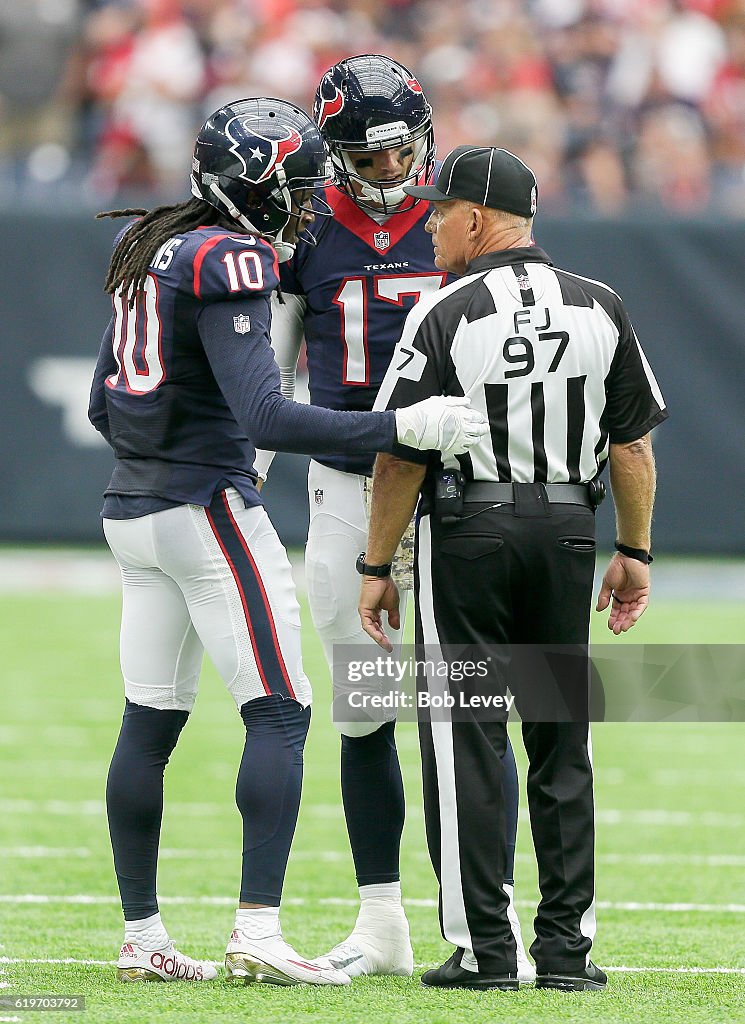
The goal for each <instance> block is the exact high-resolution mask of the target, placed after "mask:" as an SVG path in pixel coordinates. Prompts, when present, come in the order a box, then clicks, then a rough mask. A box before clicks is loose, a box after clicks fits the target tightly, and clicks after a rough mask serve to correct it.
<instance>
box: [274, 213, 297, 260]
mask: <svg viewBox="0 0 745 1024" xmlns="http://www.w3.org/2000/svg"><path fill="white" fill-rule="evenodd" d="M288 223H289V221H288ZM286 227H287V224H285V226H284V227H283V228H281V229H280V230H279V231H278V232H277V234H276V235H275V236H274V240H273V242H272V245H273V246H274V251H275V252H276V254H277V262H278V263H287V261H288V260H291V259H292V257H293V256H294V255H295V249H296V248H297V244H296V243H295V242H285V240H284V239H283V238H282V233H283V232H284V230H285V228H286Z"/></svg>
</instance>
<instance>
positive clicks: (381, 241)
mask: <svg viewBox="0 0 745 1024" xmlns="http://www.w3.org/2000/svg"><path fill="white" fill-rule="evenodd" d="M373 242H375V248H376V249H380V251H381V252H383V250H384V249H387V248H388V246H389V245H390V244H391V235H390V232H389V231H376V232H375V234H374V235H373Z"/></svg>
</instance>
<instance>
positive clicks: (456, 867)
mask: <svg viewBox="0 0 745 1024" xmlns="http://www.w3.org/2000/svg"><path fill="white" fill-rule="evenodd" d="M431 558H432V534H431V531H430V519H429V516H422V518H421V521H420V523H419V614H420V616H421V623H422V635H423V638H424V643H425V644H426V646H427V651H426V658H425V661H427V662H432V663H434V662H435V661H441V660H442V655H441V652H440V638H439V635H438V633H437V623H436V622H435V609H434V600H433V596H432V570H431ZM445 686H446V683H443V682H442V681H441V679H440V677H437V676H436V677H435V678H434V679H433V678H432V677H431V676H429V675H428V678H427V688H428V689H429V691H430V692H431V693H432V692H435V690H437V691H438V692H444V689H445ZM446 714H447V712H446V711H444V710H443V712H442V715H443V717H444V716H445V715H446ZM432 743H433V745H434V749H435V762H436V764H437V792H438V794H439V801H440V875H441V878H442V930H443V932H444V934H445V938H446V939H448V941H449V942H452V943H454V944H455V945H456V946H462V947H463V948H464V949H466V950H471V949H472V948H473V946H472V939H471V932H470V930H469V928H468V921H467V919H466V907H465V904H464V902H463V883H462V879H461V874H460V847H459V843H458V806H457V802H456V792H455V762H454V758H453V729H452V723H451V722H449V721H436V722H435V721H433V722H432Z"/></svg>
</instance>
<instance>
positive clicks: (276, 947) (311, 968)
mask: <svg viewBox="0 0 745 1024" xmlns="http://www.w3.org/2000/svg"><path fill="white" fill-rule="evenodd" d="M225 978H226V980H227V981H230V982H233V984H237V985H251V984H253V983H254V982H257V983H258V984H264V985H301V984H307V985H348V984H349V977H348V976H347V975H346V974H345V973H344V972H343V971H337V970H334V968H333V967H326V966H322V965H320V964H318V963H316V962H315V961H308V960H305V959H304V958H303V957H302V956H300V954H299V953H297V952H296V951H295V950H294V949H293V948H292V946H291V945H290V944H289V943H288V942H285V940H284V939H283V938H282V933H281V932H278V933H277V934H276V935H270V936H268V937H267V936H264V937H262V938H260V939H251V938H249V937H248V936H247V935H246V934H245V933H244V932H241V931H238V930H234V931H233V934H232V935H231V936H230V942H229V943H228V948H227V949H226V951H225Z"/></svg>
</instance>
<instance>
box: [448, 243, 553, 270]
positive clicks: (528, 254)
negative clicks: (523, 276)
mask: <svg viewBox="0 0 745 1024" xmlns="http://www.w3.org/2000/svg"><path fill="white" fill-rule="evenodd" d="M515 263H548V265H549V266H550V267H552V266H553V263H552V262H551V260H550V259H549V258H548V256H547V255H546V253H545V252H544V251H543V249H540V248H539V247H538V246H537V245H522V246H520V247H519V248H517V249H499V250H498V251H497V252H485V253H483V255H481V256H477V257H476V259H474V260H471V262H470V263H469V264H468V266H467V267H466V269H465V271H464V276H465V275H466V274H480V273H482V272H483V271H484V270H493V269H494V268H495V267H511V266H513V265H514V264H515Z"/></svg>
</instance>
